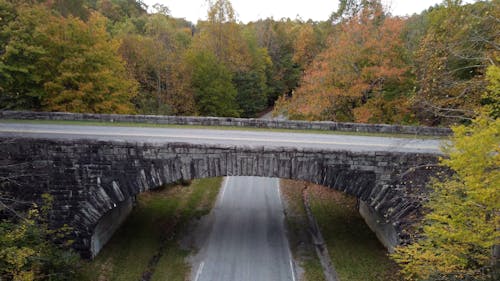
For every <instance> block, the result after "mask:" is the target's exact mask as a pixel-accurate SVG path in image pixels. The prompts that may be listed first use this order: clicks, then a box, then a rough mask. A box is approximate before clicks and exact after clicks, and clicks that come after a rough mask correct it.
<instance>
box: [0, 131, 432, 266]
mask: <svg viewBox="0 0 500 281" xmlns="http://www.w3.org/2000/svg"><path fill="white" fill-rule="evenodd" d="M0 155H1V156H2V157H1V162H2V163H0V164H4V165H0V177H1V176H11V175H12V174H17V175H26V176H25V177H23V181H21V182H20V184H21V186H20V187H19V186H11V187H10V188H12V191H13V192H16V194H17V195H18V196H20V197H23V199H30V200H37V199H38V198H39V196H40V195H41V194H42V193H49V194H51V195H52V196H53V197H54V209H53V211H52V215H51V222H52V224H53V225H54V226H60V225H62V224H68V225H70V226H72V227H73V228H74V237H73V238H74V239H75V240H76V243H75V244H74V247H75V249H77V250H78V251H79V252H80V253H81V254H82V256H84V257H92V256H94V255H95V254H96V253H93V252H92V250H91V245H92V243H91V237H92V235H93V233H94V229H95V227H96V226H97V224H98V222H99V220H100V219H101V218H102V217H103V216H104V215H105V214H107V213H108V212H110V210H112V209H114V208H115V207H117V206H118V205H119V204H120V203H122V202H124V201H127V200H129V199H130V198H132V197H133V196H135V195H136V194H138V193H141V192H144V191H146V190H149V189H153V188H156V187H158V186H161V185H163V184H167V183H171V182H175V181H177V180H180V179H185V180H189V179H195V178H206V177H220V176H230V175H232V176H263V177H279V178H287V179H298V180H305V181H309V182H313V183H316V184H321V185H324V186H327V187H330V188H334V189H337V190H341V191H344V192H346V193H348V194H350V195H353V196H356V197H357V198H359V199H361V200H362V201H364V202H366V203H367V204H368V205H369V206H370V207H371V208H373V210H375V211H376V212H377V214H378V215H379V216H380V217H382V218H385V220H386V222H387V223H391V224H392V225H393V226H394V227H395V229H396V231H397V232H398V233H401V234H403V233H404V229H402V227H404V226H406V225H407V220H408V218H410V217H411V215H412V214H414V213H415V212H416V211H418V209H419V207H420V202H419V200H420V199H418V198H419V197H418V196H414V194H419V193H424V192H425V191H423V190H415V187H413V186H412V185H408V184H405V183H404V182H402V181H401V178H400V175H401V174H403V173H406V172H407V171H408V169H411V168H412V167H417V166H422V165H427V164H434V163H436V162H437V156H436V155H430V154H416V153H394V152H366V153H353V152H347V151H335V150H315V149H293V148H272V149H270V148H265V147H257V148H256V147H252V148H250V147H235V146H213V145H212V146H207V145H190V144H184V143H170V144H150V143H128V142H104V141H90V140H78V141H67V140H60V141H56V140H44V139H28V138H17V139H1V138H0ZM13 165H15V166H13ZM7 167H16V169H8V168H7ZM402 237H403V236H402ZM402 239H403V238H402Z"/></svg>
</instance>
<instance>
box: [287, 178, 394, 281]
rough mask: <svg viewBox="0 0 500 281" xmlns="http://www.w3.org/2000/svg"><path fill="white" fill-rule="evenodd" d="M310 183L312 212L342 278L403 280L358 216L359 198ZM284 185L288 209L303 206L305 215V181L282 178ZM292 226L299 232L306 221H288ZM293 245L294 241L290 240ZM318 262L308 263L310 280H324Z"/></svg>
mask: <svg viewBox="0 0 500 281" xmlns="http://www.w3.org/2000/svg"><path fill="white" fill-rule="evenodd" d="M283 184H284V185H285V186H283ZM307 185H308V188H307V192H308V196H309V201H310V205H311V209H312V212H313V214H314V216H315V218H316V220H317V222H318V225H319V227H320V229H321V233H322V235H323V238H324V239H325V242H326V244H327V247H328V251H329V254H330V258H331V260H332V262H333V264H334V266H335V269H336V271H337V274H338V276H339V278H340V280H342V281H380V280H384V281H396V280H401V278H400V277H399V276H398V274H397V272H398V269H397V266H396V264H395V263H394V262H392V261H391V260H390V259H389V257H388V255H387V251H386V249H385V248H384V247H383V246H382V245H381V244H380V242H379V241H378V240H377V238H376V236H375V234H374V233H373V232H372V231H371V230H370V229H369V228H368V226H367V225H366V223H365V221H364V220H363V218H362V217H361V216H360V215H359V213H358V211H357V209H356V199H355V198H353V197H350V196H347V195H345V194H343V193H341V192H338V191H334V190H330V189H327V188H325V187H323V186H317V185H312V184H307ZM282 186H283V187H282V192H283V193H286V194H285V196H284V197H285V200H286V201H287V202H292V204H290V203H289V206H288V208H290V205H295V206H302V207H295V208H296V209H299V210H300V209H302V210H300V212H302V213H303V216H305V210H304V207H303V203H302V190H303V188H304V186H305V183H304V182H293V181H288V180H285V181H283V180H282ZM287 218H288V216H287ZM288 220H290V218H288ZM294 224H299V226H296V227H294ZM300 224H302V225H300ZM289 225H291V228H290V229H291V231H292V232H294V233H297V231H300V230H297V229H299V228H300V227H303V225H305V223H304V222H303V221H292V223H290V221H289ZM292 241H293V240H292ZM291 244H292V245H293V244H294V243H293V242H291ZM317 265H319V263H317ZM317 265H314V266H307V263H306V266H304V269H305V270H306V277H307V280H309V281H316V280H323V279H322V278H319V277H318V276H319V270H321V269H318V268H317ZM308 271H309V272H308Z"/></svg>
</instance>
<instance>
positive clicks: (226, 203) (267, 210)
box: [193, 177, 295, 281]
mask: <svg viewBox="0 0 500 281" xmlns="http://www.w3.org/2000/svg"><path fill="white" fill-rule="evenodd" d="M278 185H279V180H278V179H276V178H273V179H270V178H258V177H229V178H226V179H225V182H224V186H223V188H222V190H221V192H220V195H219V198H218V201H217V203H216V206H215V208H214V210H213V213H212V215H213V216H214V221H213V225H212V230H211V232H210V234H208V233H207V235H209V236H208V238H207V240H206V242H205V243H204V245H203V246H202V248H201V249H200V251H199V252H198V254H197V256H196V257H195V259H196V260H197V261H198V262H197V264H195V265H194V269H195V271H194V272H193V280H194V281H235V280H238V281H255V280H259V281H281V280H290V281H294V280H295V273H294V267H293V262H292V257H291V254H290V250H289V246H288V240H287V239H286V236H285V227H284V213H283V205H282V202H281V197H280V192H279V186H278Z"/></svg>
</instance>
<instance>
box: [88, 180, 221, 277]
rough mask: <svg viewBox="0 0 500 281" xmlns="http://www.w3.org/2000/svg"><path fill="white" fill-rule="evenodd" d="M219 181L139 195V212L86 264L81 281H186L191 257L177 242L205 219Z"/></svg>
mask: <svg viewBox="0 0 500 281" xmlns="http://www.w3.org/2000/svg"><path fill="white" fill-rule="evenodd" d="M221 181H222V178H210V179H202V180H194V181H192V183H191V184H190V185H189V186H183V185H169V186H166V187H163V188H160V189H159V190H156V191H151V192H147V193H143V194H140V195H139V196H138V197H137V206H136V207H135V208H134V210H133V211H132V213H131V214H130V216H129V218H127V220H126V221H125V222H124V224H123V225H122V226H121V227H120V229H119V230H118V231H117V232H116V234H115V235H114V236H113V238H112V239H111V240H110V241H109V242H108V244H107V245H106V246H105V247H104V248H103V249H102V251H101V253H100V254H99V255H98V256H97V257H96V259H95V260H93V261H90V262H85V263H84V265H83V269H82V275H83V276H82V280H88V281H94V280H100V281H107V280H109V281H112V280H121V281H126V280H134V281H137V280H179V281H182V280H185V279H186V277H187V276H188V274H189V271H190V266H189V264H188V262H187V260H186V257H187V256H188V255H189V253H190V252H189V250H188V249H183V248H182V247H181V246H180V244H179V239H180V238H181V237H182V235H183V233H182V231H183V230H185V229H186V228H187V226H188V224H189V223H190V222H191V221H192V220H194V219H198V218H200V217H202V216H203V215H206V214H208V212H209V211H210V209H211V208H212V206H213V205H214V203H215V199H216V197H217V194H218V193H219V188H220V185H221ZM142 278H146V279H142ZM147 278H149V279H147Z"/></svg>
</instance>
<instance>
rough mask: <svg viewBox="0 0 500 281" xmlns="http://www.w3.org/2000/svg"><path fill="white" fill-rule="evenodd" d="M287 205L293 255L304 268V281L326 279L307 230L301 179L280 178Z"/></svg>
mask: <svg viewBox="0 0 500 281" xmlns="http://www.w3.org/2000/svg"><path fill="white" fill-rule="evenodd" d="M280 186H281V188H280V190H281V194H282V196H283V201H284V203H285V204H284V205H285V215H286V223H287V234H288V241H289V244H290V248H291V250H292V255H293V257H294V259H295V260H296V261H298V262H299V266H300V268H301V269H302V270H303V276H302V279H301V280H303V281H324V280H325V277H324V275H323V268H322V266H321V263H320V261H319V259H318V257H317V255H316V251H315V248H314V245H313V243H312V241H311V237H310V235H309V233H308V232H307V225H308V221H307V214H306V209H305V206H304V203H303V200H302V190H303V189H304V184H303V183H302V182H299V181H292V180H284V179H282V180H280Z"/></svg>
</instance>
